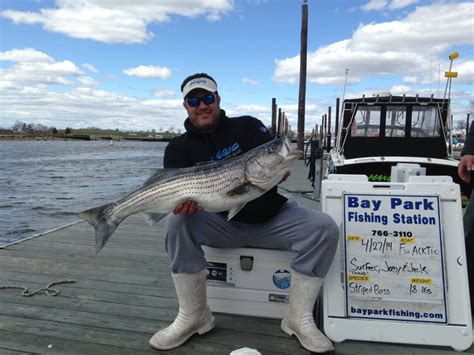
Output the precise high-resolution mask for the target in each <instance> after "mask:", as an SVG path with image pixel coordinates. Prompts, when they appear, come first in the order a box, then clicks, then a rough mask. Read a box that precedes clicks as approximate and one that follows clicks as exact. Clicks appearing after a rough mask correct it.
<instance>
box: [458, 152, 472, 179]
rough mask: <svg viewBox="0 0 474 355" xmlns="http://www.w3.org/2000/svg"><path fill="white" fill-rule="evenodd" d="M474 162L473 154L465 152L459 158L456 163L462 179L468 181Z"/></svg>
mask: <svg viewBox="0 0 474 355" xmlns="http://www.w3.org/2000/svg"><path fill="white" fill-rule="evenodd" d="M473 164H474V155H471V154H466V155H464V156H463V157H462V158H461V161H460V162H459V165H458V175H459V177H460V178H461V180H462V181H464V182H465V183H469V182H470V181H471V170H472V165H473Z"/></svg>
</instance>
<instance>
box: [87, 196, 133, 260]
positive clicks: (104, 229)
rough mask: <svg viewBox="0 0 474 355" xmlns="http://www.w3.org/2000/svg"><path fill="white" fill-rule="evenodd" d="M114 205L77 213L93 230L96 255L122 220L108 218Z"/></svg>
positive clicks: (110, 204)
mask: <svg viewBox="0 0 474 355" xmlns="http://www.w3.org/2000/svg"><path fill="white" fill-rule="evenodd" d="M114 205H115V203H109V204H107V205H104V206H100V207H96V208H91V209H89V210H86V211H82V212H81V213H79V217H80V218H82V219H83V220H85V221H86V222H87V223H89V224H90V225H91V226H93V227H94V229H95V252H96V253H98V252H99V251H100V250H101V249H102V248H103V247H104V245H105V244H106V243H107V241H108V240H109V238H110V236H111V235H112V234H113V233H114V232H115V230H116V229H117V227H118V225H119V224H120V222H122V221H123V220H124V219H125V218H122V219H114V220H112V219H111V218H110V210H111V209H112V208H113V207H114Z"/></svg>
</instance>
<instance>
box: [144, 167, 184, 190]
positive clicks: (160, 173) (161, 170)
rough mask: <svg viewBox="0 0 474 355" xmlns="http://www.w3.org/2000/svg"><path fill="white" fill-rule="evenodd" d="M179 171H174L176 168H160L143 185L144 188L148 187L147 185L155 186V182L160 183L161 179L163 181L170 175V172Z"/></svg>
mask: <svg viewBox="0 0 474 355" xmlns="http://www.w3.org/2000/svg"><path fill="white" fill-rule="evenodd" d="M175 170H177V169H174V168H166V169H165V168H158V169H156V170H155V172H154V173H153V174H151V176H150V177H149V178H148V179H147V180H146V181H145V182H144V183H143V186H146V185H151V184H153V183H154V182H156V181H158V180H159V179H161V178H162V177H163V176H165V175H167V174H169V173H170V172H172V171H175Z"/></svg>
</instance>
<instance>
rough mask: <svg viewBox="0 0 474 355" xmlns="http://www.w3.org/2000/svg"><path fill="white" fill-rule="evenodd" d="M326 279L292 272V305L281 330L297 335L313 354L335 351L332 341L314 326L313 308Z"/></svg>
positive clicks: (289, 306) (290, 304) (282, 322)
mask: <svg viewBox="0 0 474 355" xmlns="http://www.w3.org/2000/svg"><path fill="white" fill-rule="evenodd" d="M323 282H324V279H320V278H318V277H310V276H306V275H303V274H300V273H299V272H296V271H294V270H292V271H291V290H290V303H289V305H288V310H287V313H286V315H285V318H283V320H282V321H281V329H282V330H283V331H284V332H285V333H286V334H288V335H293V334H294V335H295V336H296V337H297V338H298V340H299V341H300V343H301V345H302V346H303V347H304V348H305V349H307V350H309V351H312V352H315V353H324V352H327V351H332V350H334V346H333V345H332V343H331V341H330V340H329V339H328V338H327V337H326V336H325V335H324V334H323V333H321V332H320V331H319V329H318V328H317V327H316V324H314V318H313V308H314V303H315V302H316V298H317V297H318V294H319V291H320V290H321V286H322V285H323Z"/></svg>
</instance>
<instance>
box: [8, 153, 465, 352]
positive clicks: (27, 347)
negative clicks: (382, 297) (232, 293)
mask: <svg viewBox="0 0 474 355" xmlns="http://www.w3.org/2000/svg"><path fill="white" fill-rule="evenodd" d="M300 163H301V164H300V166H298V167H297V168H296V169H294V171H293V173H292V174H293V175H292V177H291V178H290V180H289V181H288V182H286V183H285V184H284V186H283V187H284V190H283V189H282V192H284V193H285V194H286V195H288V196H290V198H292V199H294V200H297V201H298V202H299V203H301V204H303V205H305V206H308V207H313V208H318V207H319V204H318V203H316V201H312V200H310V199H308V198H307V197H303V193H302V192H303V191H308V190H310V189H311V187H310V185H309V182H307V180H306V175H307V170H306V168H304V167H303V164H302V162H300ZM289 191H293V193H291V192H289ZM61 280H74V281H75V283H71V284H62V285H57V286H53V288H55V289H58V290H59V291H60V294H59V295H58V296H56V297H51V296H47V295H44V294H38V295H35V296H33V297H22V296H21V295H20V293H21V290H18V289H0V354H23V353H37V354H119V355H120V354H153V353H160V352H159V351H157V350H154V349H152V348H151V347H150V346H149V344H148V340H149V338H150V337H151V336H152V335H153V334H154V333H155V332H156V331H157V330H159V329H161V328H163V327H165V326H167V325H168V324H169V323H171V322H172V321H173V320H174V318H175V316H176V312H177V302H176V298H175V292H174V287H173V284H172V281H171V277H170V273H169V262H168V256H167V254H166V252H165V250H164V229H163V223H160V224H159V225H158V226H156V227H154V228H151V227H148V226H146V225H145V224H144V222H143V217H141V216H132V217H130V218H129V219H127V220H126V221H125V222H124V223H123V224H122V225H121V226H120V227H119V229H118V230H117V231H116V232H115V234H114V236H113V237H112V238H111V240H110V242H109V243H108V244H107V246H106V247H105V248H104V249H103V250H102V251H101V252H100V253H99V254H95V253H94V238H93V230H92V227H90V226H89V225H88V224H86V223H78V224H75V225H73V226H69V227H67V228H64V229H61V230H57V231H55V232H52V233H49V234H46V235H42V236H40V237H38V238H35V239H31V240H28V241H25V242H22V243H19V244H16V245H12V246H9V247H7V248H5V249H0V287H2V286H25V287H27V288H28V289H29V290H30V291H34V290H37V289H40V288H43V287H45V286H46V285H47V284H49V283H52V282H57V281H61ZM216 322H217V326H216V328H215V329H214V330H213V331H211V332H209V333H207V334H205V335H202V336H197V335H196V336H194V337H192V338H191V339H190V340H189V341H188V342H187V343H186V344H185V345H183V346H182V347H180V348H178V349H174V350H170V351H167V352H163V353H167V354H186V355H189V354H229V353H230V352H231V351H233V350H236V349H239V348H243V347H249V348H254V349H257V350H259V351H260V352H261V353H262V354H292V355H298V354H309V352H308V351H306V350H305V349H303V348H302V347H301V346H300V345H299V343H298V341H297V340H296V339H295V338H294V337H289V336H287V335H286V334H284V333H283V332H281V330H280V322H279V321H278V320H272V319H263V318H255V317H243V316H232V315H226V314H216ZM335 347H336V351H335V353H336V354H364V355H366V354H402V355H405V354H406V355H408V354H410V355H415V354H416V355H418V354H419V355H428V354H430V355H433V354H440V355H441V354H448V353H450V354H451V353H454V351H453V350H452V349H450V348H439V347H422V346H414V345H396V344H384V343H371V342H356V341H346V342H343V343H341V344H336V345H335ZM467 353H474V347H471V348H470V349H469V350H468V351H467Z"/></svg>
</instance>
